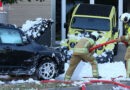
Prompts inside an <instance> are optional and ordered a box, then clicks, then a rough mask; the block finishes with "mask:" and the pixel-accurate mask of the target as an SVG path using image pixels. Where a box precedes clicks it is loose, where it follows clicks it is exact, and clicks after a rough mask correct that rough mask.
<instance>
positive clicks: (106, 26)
mask: <svg viewBox="0 0 130 90" xmlns="http://www.w3.org/2000/svg"><path fill="white" fill-rule="evenodd" d="M71 28H73V29H88V30H97V31H109V30H110V20H109V19H101V18H90V17H74V18H73V19H72V23H71Z"/></svg>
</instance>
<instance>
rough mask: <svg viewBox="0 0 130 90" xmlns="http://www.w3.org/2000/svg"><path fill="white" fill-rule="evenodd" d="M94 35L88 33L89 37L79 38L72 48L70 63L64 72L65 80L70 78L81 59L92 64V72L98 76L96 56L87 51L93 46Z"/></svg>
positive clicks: (94, 75)
mask: <svg viewBox="0 0 130 90" xmlns="http://www.w3.org/2000/svg"><path fill="white" fill-rule="evenodd" d="M95 41H96V36H94V35H90V38H81V39H80V40H79V41H78V43H77V44H76V45H75V47H74V49H73V51H74V52H73V54H72V57H71V59H70V65H69V68H68V70H67V72H66V75H65V78H64V80H65V81H69V80H71V76H72V74H73V72H74V70H75V68H76V67H77V65H78V64H79V62H80V61H81V60H83V61H86V62H89V63H90V64H91V65H92V74H93V77H95V78H100V76H99V74H98V66H97V61H96V58H94V57H93V56H92V55H93V53H94V51H93V52H89V49H90V48H92V47H93V46H95Z"/></svg>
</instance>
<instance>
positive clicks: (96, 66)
mask: <svg viewBox="0 0 130 90" xmlns="http://www.w3.org/2000/svg"><path fill="white" fill-rule="evenodd" d="M91 64H92V73H93V77H95V78H97V77H99V73H98V65H97V61H96V60H94V61H93V62H92V63H91Z"/></svg>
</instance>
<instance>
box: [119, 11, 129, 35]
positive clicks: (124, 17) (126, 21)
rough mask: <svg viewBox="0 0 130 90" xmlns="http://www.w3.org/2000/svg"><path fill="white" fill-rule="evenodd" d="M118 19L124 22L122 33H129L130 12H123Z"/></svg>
mask: <svg viewBox="0 0 130 90" xmlns="http://www.w3.org/2000/svg"><path fill="white" fill-rule="evenodd" d="M120 20H121V21H122V22H123V23H124V34H127V33H130V13H123V14H122V15H121V17H120Z"/></svg>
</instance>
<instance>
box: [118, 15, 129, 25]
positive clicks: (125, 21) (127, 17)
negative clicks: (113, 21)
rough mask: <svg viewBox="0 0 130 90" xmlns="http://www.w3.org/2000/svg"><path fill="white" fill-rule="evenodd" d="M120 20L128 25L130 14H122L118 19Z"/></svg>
mask: <svg viewBox="0 0 130 90" xmlns="http://www.w3.org/2000/svg"><path fill="white" fill-rule="evenodd" d="M120 20H121V21H122V22H124V23H128V21H129V20H130V14H129V13H123V14H122V15H121V17H120Z"/></svg>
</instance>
